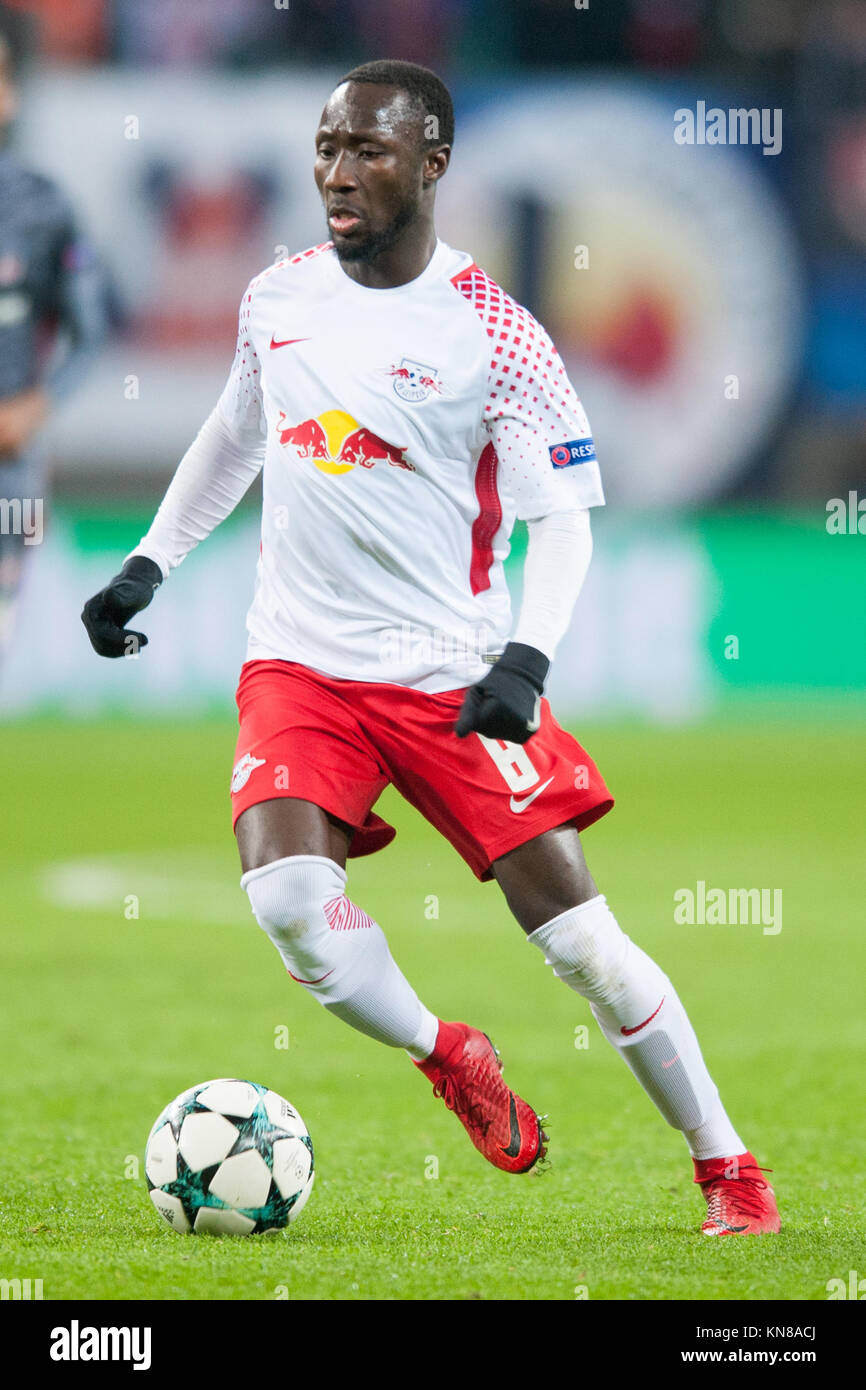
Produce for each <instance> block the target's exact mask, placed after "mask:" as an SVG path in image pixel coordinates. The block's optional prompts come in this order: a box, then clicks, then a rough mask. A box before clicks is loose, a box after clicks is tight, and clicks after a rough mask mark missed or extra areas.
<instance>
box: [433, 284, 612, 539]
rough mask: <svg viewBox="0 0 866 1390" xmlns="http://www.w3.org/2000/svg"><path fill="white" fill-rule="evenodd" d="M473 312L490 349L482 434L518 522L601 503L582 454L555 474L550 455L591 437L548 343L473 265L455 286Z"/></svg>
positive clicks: (593, 470)
mask: <svg viewBox="0 0 866 1390" xmlns="http://www.w3.org/2000/svg"><path fill="white" fill-rule="evenodd" d="M453 283H454V286H455V289H457V290H458V291H459V292H460V294H462V295H463V296H464V298H465V299H466V300H467V301H468V302H469V303H470V304H471V305H472V307H473V309H474V310H475V312H476V314H477V315H478V318H479V320H480V321H481V324H482V325H483V327H484V329H485V331H486V333H487V336H488V339H489V347H490V365H489V369H488V374H487V390H486V399H485V402H484V407H483V412H484V427H485V429H486V430H487V432H488V434H489V436H490V439H491V441H492V443H493V445H494V447H495V449H496V453H497V456H498V459H499V478H500V485H501V486H502V487H504V488H507V489H508V491H509V492H510V493H511V495H512V497H513V498H514V502H515V506H516V511H517V515H518V516H519V517H521V518H522V519H523V520H526V521H528V520H531V519H533V518H535V517H540V516H548V515H549V514H550V513H551V512H555V511H570V510H574V509H575V508H584V507H597V506H601V505H603V503H604V492H603V490H602V486H601V476H600V474H599V470H598V464H597V462H596V461H595V459H594V458H587V457H586V454H587V452H588V450H587V449H586V448H583V449H581V450H579V451H574V454H575V458H576V459H579V460H580V461H579V462H578V461H576V462H575V463H573V464H571V465H569V466H566V467H561V466H557V465H556V464H555V463H554V461H553V459H552V458H551V450H552V449H555V448H556V446H557V445H564V444H569V443H573V442H576V441H581V440H588V439H589V438H590V437H591V430H590V427H589V421H588V420H587V418H586V412H585V411H584V409H583V406H582V405H581V403H580V401H579V399H578V397H577V394H576V392H575V390H574V387H573V386H572V384H571V382H570V381H569V379H568V376H567V374H566V371H565V367H564V366H563V364H562V359H561V358H560V356H559V353H558V352H557V350H556V348H555V347H554V346H553V343H552V342H551V340H550V337H549V336H548V334H547V333H546V331H545V330H544V328H543V327H542V326H541V324H540V323H539V322H538V321H537V320H536V319H534V318H533V316H532V314H530V312H529V310H528V309H525V308H524V307H523V305H521V304H517V303H516V302H515V301H514V300H513V299H512V298H511V296H510V295H508V294H506V293H505V291H504V290H503V289H502V288H501V286H499V285H498V284H497V283H496V281H495V280H492V279H491V278H490V276H489V275H487V274H486V273H485V272H484V271H483V270H480V269H479V267H478V266H477V265H472V266H469V267H468V269H466V270H465V271H463V272H462V273H461V274H460V275H458V276H457V277H456V278H455V280H454V282H453Z"/></svg>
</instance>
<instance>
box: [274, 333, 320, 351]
mask: <svg viewBox="0 0 866 1390" xmlns="http://www.w3.org/2000/svg"><path fill="white" fill-rule="evenodd" d="M310 341H311V339H309V338H285V339H284V340H283V342H281V343H278V342H277V340H276V338H275V337H274V335H273V333H272V334H271V351H273V349H274V348H280V347H289V346H290V345H291V344H292V343H309V342H310Z"/></svg>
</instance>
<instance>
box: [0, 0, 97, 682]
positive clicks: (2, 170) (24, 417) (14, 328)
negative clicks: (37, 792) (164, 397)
mask: <svg viewBox="0 0 866 1390" xmlns="http://www.w3.org/2000/svg"><path fill="white" fill-rule="evenodd" d="M18 38H19V31H18V30H17V29H16V28H14V27H13V25H12V23H11V18H10V17H9V16H5V15H4V16H0V497H2V499H3V503H4V525H3V527H2V529H0V658H2V656H3V653H4V649H5V647H6V645H7V643H8V639H9V636H10V634H11V628H12V619H13V615H14V610H15V602H16V599H17V595H18V592H19V589H20V582H21V574H22V567H23V560H24V556H25V554H26V549H25V547H26V546H27V544H28V541H30V542H32V540H33V536H34V535H35V534H36V531H35V529H34V526H35V519H36V516H37V513H36V510H35V509H36V507H37V506H38V507H39V508H41V506H42V501H43V499H42V494H43V492H44V487H45V477H44V463H43V459H42V454H41V450H40V447H39V430H40V427H41V426H42V424H43V423H44V421H45V419H46V417H47V416H48V414H49V413H50V410H51V408H52V406H53V405H54V404H55V403H56V402H57V401H59V400H61V399H62V398H63V397H64V396H65V395H66V394H67V393H68V392H69V391H70V390H71V389H72V388H73V387H74V386H75V385H76V384H77V383H78V382H79V380H80V379H81V377H82V375H83V374H84V372H85V370H86V368H87V367H88V366H89V365H90V363H91V361H92V359H93V357H94V356H95V354H96V352H97V350H98V349H99V347H101V345H102V343H103V341H104V338H105V335H106V331H107V327H108V312H107V304H108V293H107V286H106V281H105V276H104V272H103V270H102V268H101V266H100V265H99V262H98V260H97V257H96V255H95V254H94V252H93V251H92V250H91V249H90V247H89V246H88V245H87V243H86V242H85V241H84V240H83V238H82V236H81V233H80V232H79V230H78V227H77V225H76V221H75V218H74V216H73V213H72V211H71V209H70V207H69V204H68V203H67V201H66V198H65V197H64V196H63V194H62V193H61V192H60V191H59V189H58V188H57V187H56V186H55V185H54V184H53V183H52V182H51V181H50V180H49V179H47V178H45V177H44V176H43V175H42V174H38V173H36V172H34V171H33V170H31V169H28V168H26V167H25V166H24V165H22V163H21V162H20V161H19V160H18V159H17V158H16V157H15V155H14V154H13V153H12V151H11V150H10V149H9V148H8V141H9V135H10V131H11V128H12V122H13V119H14V116H15V112H16V110H17V107H18V85H17V78H18V69H19V66H20V54H21V48H20V42H19V41H18ZM55 335H56V336H58V337H59V338H60V339H61V340H62V341H63V344H64V346H63V348H62V349H61V351H60V352H59V353H58V354H54V353H50V354H46V351H45V349H46V341H52V340H53V339H54V337H55ZM39 516H40V518H41V512H40V513H39ZM6 518H9V521H8V522H7V520H6ZM19 519H20V520H19ZM22 522H23V524H22ZM39 526H40V528H41V519H40V521H39Z"/></svg>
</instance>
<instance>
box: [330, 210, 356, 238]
mask: <svg viewBox="0 0 866 1390" xmlns="http://www.w3.org/2000/svg"><path fill="white" fill-rule="evenodd" d="M360 221H361V218H360V216H359V214H358V213H357V212H354V211H353V210H352V208H344V207H337V208H332V209H331V211H330V212H329V213H328V226H329V227H330V229H331V231H332V232H336V234H337V236H348V234H349V233H350V232H353V231H354V230H355V228H356V227H357V226H358V224H359V222H360Z"/></svg>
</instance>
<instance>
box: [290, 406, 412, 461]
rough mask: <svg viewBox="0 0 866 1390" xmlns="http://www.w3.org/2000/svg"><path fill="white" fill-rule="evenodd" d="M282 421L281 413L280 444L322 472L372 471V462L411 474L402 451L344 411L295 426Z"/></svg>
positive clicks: (324, 414) (336, 411) (329, 412)
mask: <svg viewBox="0 0 866 1390" xmlns="http://www.w3.org/2000/svg"><path fill="white" fill-rule="evenodd" d="M286 418H287V417H286V415H285V412H284V411H282V410H281V411H280V418H279V422H278V424H277V433H278V435H279V439H280V443H281V444H288V445H291V447H292V448H293V449H296V450H297V452H298V453H299V454H300V456H301V458H304V459H312V461H313V463H314V464H315V465H316V467H317V468H318V469H319V470H320V472H322V473H349V472H351V470H352V469H353V468H355V467H358V466H360V467H361V468H372V467H373V465H374V464H376V463H388V464H391V465H393V466H394V467H395V468H406V469H408V471H409V472H410V473H414V471H415V465H414V464H412V463H410V462H409V460H408V459H407V458H406V450H405V449H402V448H400V446H399V445H397V444H389V443H388V441H387V440H386V439H382V438H381V437H380V436H379V435H378V434H374V433H373V431H372V430H368V429H367V427H366V425H360V424H359V423H358V421H357V420H356V419H354V417H353V416H351V415H349V414H347V412H346V411H345V410H326V411H324V412H323V413H322V414H321V415H318V416H316V417H315V419H312V420H302V421H301V423H300V424H299V425H289V426H286V425H285V424H284V421H285V420H286Z"/></svg>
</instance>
